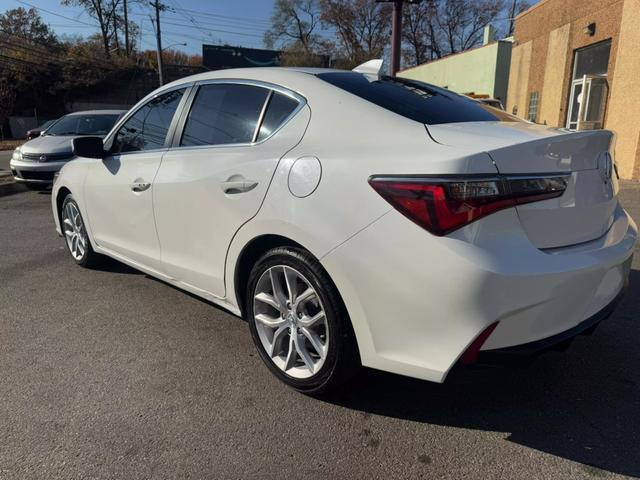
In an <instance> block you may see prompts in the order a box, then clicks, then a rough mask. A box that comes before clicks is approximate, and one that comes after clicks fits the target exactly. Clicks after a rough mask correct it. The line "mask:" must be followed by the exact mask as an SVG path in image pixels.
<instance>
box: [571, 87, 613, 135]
mask: <svg viewBox="0 0 640 480" xmlns="http://www.w3.org/2000/svg"><path fill="white" fill-rule="evenodd" d="M608 94H609V85H608V83H607V78H606V76H605V75H584V76H583V77H582V79H580V80H574V81H573V82H572V83H571V95H570V97H569V112H568V115H567V128H568V129H570V130H597V129H601V128H602V127H603V124H604V113H605V108H606V105H607V96H608Z"/></svg>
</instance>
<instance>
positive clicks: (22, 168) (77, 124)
mask: <svg viewBox="0 0 640 480" xmlns="http://www.w3.org/2000/svg"><path fill="white" fill-rule="evenodd" d="M124 113H125V111H124V110H89V111H85V112H75V113H70V114H69V115H65V116H64V117H62V118H60V119H59V120H58V121H56V122H55V123H54V124H53V125H51V126H50V127H49V128H48V129H47V130H45V131H44V133H43V134H42V135H41V136H39V137H36V138H34V139H33V140H29V141H28V142H27V143H25V144H23V145H22V146H20V147H18V148H16V149H15V151H14V152H13V156H12V158H11V163H10V166H11V173H13V177H14V178H15V180H16V181H17V182H21V183H24V184H25V185H26V186H27V187H29V188H31V189H32V190H42V189H45V188H47V187H49V186H50V185H51V184H52V183H53V176H54V175H55V173H56V172H57V171H58V170H60V169H61V168H62V166H63V165H64V164H65V163H66V162H68V161H69V160H71V158H73V151H72V147H71V140H72V139H74V138H76V137H79V136H83V135H91V136H101V137H104V136H105V135H106V134H107V133H109V131H110V130H111V128H112V127H113V125H114V124H115V123H116V121H117V120H118V119H119V118H120V117H121V116H122V115H123V114H124Z"/></svg>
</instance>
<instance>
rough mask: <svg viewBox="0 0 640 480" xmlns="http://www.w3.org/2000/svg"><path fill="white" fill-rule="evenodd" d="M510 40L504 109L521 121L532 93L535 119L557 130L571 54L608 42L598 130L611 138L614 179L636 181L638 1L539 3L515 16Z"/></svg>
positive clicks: (639, 159)
mask: <svg viewBox="0 0 640 480" xmlns="http://www.w3.org/2000/svg"><path fill="white" fill-rule="evenodd" d="M592 23H593V24H595V26H596V28H595V32H593V34H588V33H587V32H586V31H585V27H586V26H587V25H589V24H592ZM514 37H515V43H514V46H513V51H512V59H511V69H510V76H509V91H508V94H507V105H506V107H507V110H508V111H509V112H513V111H514V108H516V107H517V115H518V116H519V117H521V118H526V117H527V110H528V106H529V95H530V94H531V92H538V112H537V117H536V121H537V122H538V123H546V124H548V125H551V126H559V127H564V126H565V124H566V119H567V114H568V111H567V110H568V101H569V93H570V91H571V76H572V70H573V61H574V56H575V52H576V50H577V49H580V48H583V47H586V46H589V45H593V44H596V43H598V42H602V41H604V40H611V52H610V57H609V65H608V73H607V75H608V82H609V96H608V99H607V107H606V111H605V117H604V128H606V129H609V130H612V131H613V132H615V134H616V143H615V145H614V154H615V157H616V164H617V167H618V171H619V173H620V176H621V177H622V178H626V179H636V180H640V0H541V1H540V2H539V3H537V4H536V5H534V6H533V7H532V8H530V9H529V10H527V11H526V12H523V13H522V14H520V15H518V17H517V18H516V22H515V35H514Z"/></svg>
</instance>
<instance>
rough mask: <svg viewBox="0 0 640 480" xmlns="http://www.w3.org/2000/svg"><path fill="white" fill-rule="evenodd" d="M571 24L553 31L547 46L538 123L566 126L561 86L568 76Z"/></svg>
mask: <svg viewBox="0 0 640 480" xmlns="http://www.w3.org/2000/svg"><path fill="white" fill-rule="evenodd" d="M570 34H571V24H570V23H567V24H566V25H563V26H562V27H560V28H556V29H555V30H552V31H551V33H550V34H549V43H548V44H547V58H546V61H545V65H544V80H543V83H542V97H541V98H540V108H539V111H538V122H539V123H543V124H547V125H551V126H554V127H560V126H564V125H562V124H563V123H564V122H563V120H564V116H563V115H562V109H563V101H564V95H563V91H562V88H561V86H562V85H563V82H564V79H565V77H566V75H567V58H568V50H569V36H570Z"/></svg>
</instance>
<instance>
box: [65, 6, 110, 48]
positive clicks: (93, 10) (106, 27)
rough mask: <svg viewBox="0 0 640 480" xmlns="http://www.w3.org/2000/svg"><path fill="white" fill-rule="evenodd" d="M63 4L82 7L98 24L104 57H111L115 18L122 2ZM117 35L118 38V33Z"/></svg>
mask: <svg viewBox="0 0 640 480" xmlns="http://www.w3.org/2000/svg"><path fill="white" fill-rule="evenodd" d="M62 4H63V5H73V6H77V7H82V8H84V9H85V11H86V12H87V13H88V14H89V16H91V17H92V18H93V19H95V20H96V21H97V22H98V26H99V27H100V34H101V36H102V46H103V48H104V55H105V57H109V56H110V55H111V53H110V50H109V45H110V41H111V39H112V37H113V35H114V26H115V25H116V24H117V22H116V21H115V17H116V15H117V9H118V6H119V5H120V0H62ZM115 34H116V36H117V31H116V32H115Z"/></svg>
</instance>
